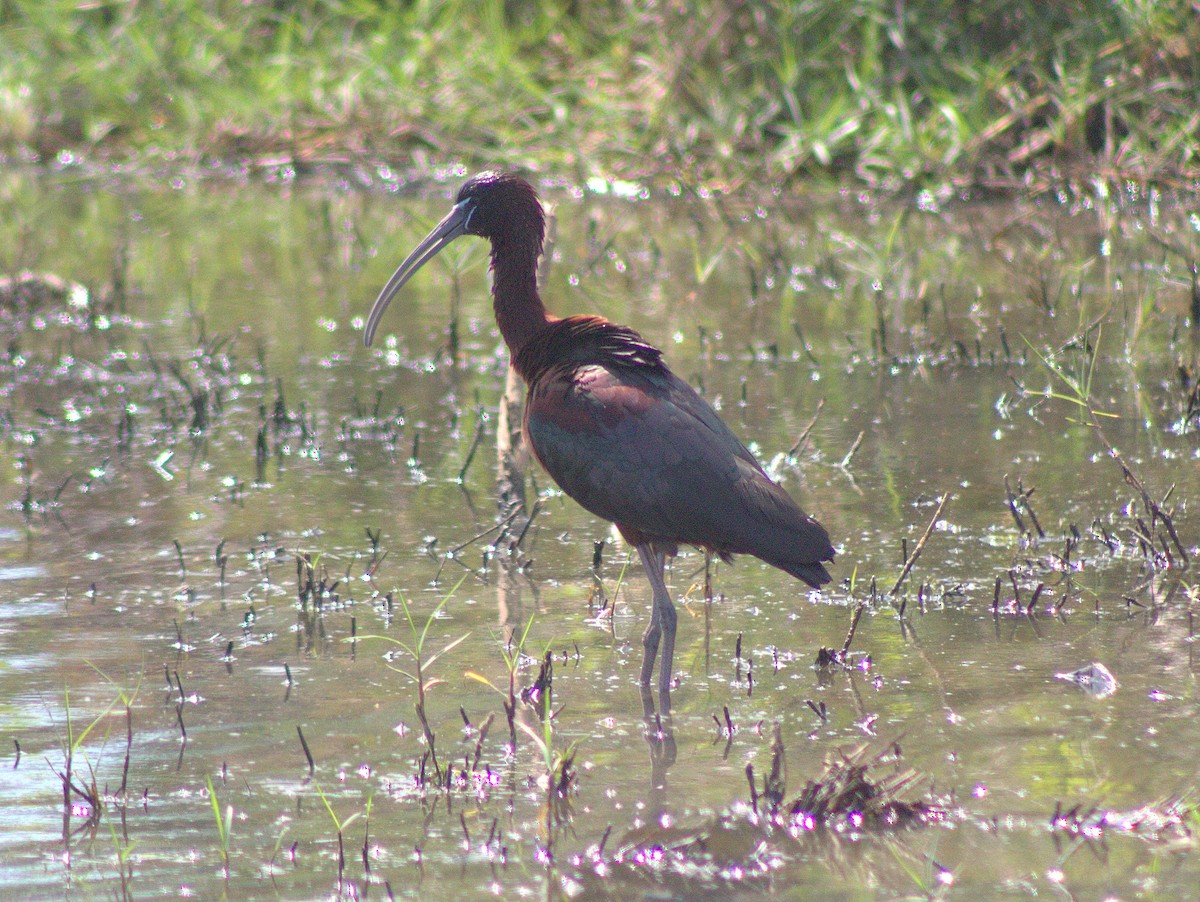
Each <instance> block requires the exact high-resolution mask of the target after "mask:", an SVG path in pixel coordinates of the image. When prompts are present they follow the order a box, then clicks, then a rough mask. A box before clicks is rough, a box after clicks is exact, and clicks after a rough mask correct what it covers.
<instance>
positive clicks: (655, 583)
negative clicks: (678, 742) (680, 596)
mask: <svg viewBox="0 0 1200 902" xmlns="http://www.w3.org/2000/svg"><path fill="white" fill-rule="evenodd" d="M637 550H638V556H639V557H641V559H642V567H643V568H645V570H646V576H647V577H649V579H650V585H651V587H652V588H653V589H654V601H653V607H652V609H651V615H650V626H649V627H648V628H647V629H646V634H645V636H643V637H642V645H643V646H644V647H645V649H646V657H645V659H644V660H643V661H642V685H643V686H649V685H650V674H651V673H652V672H653V670H654V658H655V657H656V655H657V654H658V643H659V639H660V637H661V638H662V660H661V661H660V662H659V669H658V695H659V703H660V706H661V707H662V708H663V711H664V713H667V712H669V710H670V707H671V703H670V697H671V674H672V666H673V664H674V660H675V622H676V620H677V617H676V614H675V605H674V604H673V603H672V601H671V595H670V593H668V592H667V584H666V582H665V581H664V580H663V568H664V567H665V566H666V563H667V556H666V555H665V554H663V553H661V552H658V551H655V550H654V549H653V548H651V547H650V546H649V545H639V546H637Z"/></svg>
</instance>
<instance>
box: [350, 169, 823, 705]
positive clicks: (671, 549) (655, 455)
mask: <svg viewBox="0 0 1200 902" xmlns="http://www.w3.org/2000/svg"><path fill="white" fill-rule="evenodd" d="M543 232H544V224H543V214H542V208H541V204H540V203H539V202H538V199H537V194H536V193H535V192H534V190H533V188H532V187H531V186H530V185H529V184H528V183H527V182H526V181H524V180H523V179H521V178H519V177H517V176H513V175H506V174H497V173H490V172H488V173H481V174H480V175H477V176H475V177H473V178H472V179H470V180H469V181H468V182H467V183H466V184H464V185H463V187H462V189H461V190H460V191H459V193H458V197H457V198H456V200H455V206H454V209H453V210H452V211H451V213H450V215H449V216H447V217H446V219H444V220H443V221H442V222H441V223H440V224H439V225H438V226H437V228H435V229H434V231H433V232H431V233H430V235H429V237H428V238H426V239H425V241H424V242H422V243H421V245H420V246H419V247H418V248H417V250H415V251H414V252H413V253H412V254H411V255H410V256H409V258H408V259H407V260H406V261H405V262H404V263H403V264H401V266H400V268H399V269H398V270H397V271H396V274H395V275H394V276H393V277H392V279H391V280H390V281H389V283H388V285H387V287H385V288H384V290H383V292H382V293H381V294H380V297H379V299H378V300H377V301H376V304H375V308H374V309H373V310H372V311H371V315H370V316H369V317H368V322H367V329H366V339H367V341H368V343H369V342H370V339H371V336H372V335H373V333H374V329H375V327H376V326H377V325H378V321H379V316H380V315H381V314H382V312H383V309H384V308H385V307H386V306H387V303H388V302H389V301H390V300H391V298H392V297H393V296H394V295H395V293H396V292H397V291H398V290H399V288H400V287H401V286H402V285H403V284H404V282H405V281H407V279H408V278H409V276H411V275H412V273H413V272H415V271H416V269H417V268H419V266H420V265H421V264H422V263H424V262H425V260H428V259H429V258H430V257H431V256H433V254H435V253H436V252H437V251H438V250H439V249H440V248H441V247H442V246H444V245H445V244H446V243H448V242H449V241H452V240H453V239H454V238H456V237H458V236H459V235H462V234H471V235H478V236H481V237H484V238H487V239H489V240H490V241H491V245H492V271H493V284H492V294H493V306H494V309H495V314H496V321H497V324H498V325H499V327H500V333H501V335H502V336H503V338H504V341H505V343H506V344H507V345H508V347H509V350H510V351H511V353H512V363H513V366H514V367H515V368H516V370H517V372H518V373H520V374H521V376H522V378H524V380H525V382H526V383H527V385H528V387H529V397H528V400H527V402H526V408H525V434H526V438H527V440H528V441H529V444H530V447H531V448H532V450H533V452H534V454H535V455H536V456H537V458H538V460H539V461H540V462H541V464H542V465H543V466H544V467H545V468H546V470H547V472H549V473H550V475H551V476H552V477H553V478H554V480H555V482H557V483H558V484H559V486H560V487H561V488H562V489H563V491H564V492H566V493H567V494H568V495H569V496H571V497H572V498H574V499H575V500H576V501H577V502H579V504H581V505H582V506H583V507H585V508H587V509H588V510H589V511H591V512H592V513H594V514H596V515H597V516H599V517H602V518H604V519H606V520H610V521H612V522H613V523H615V524H616V525H617V528H618V529H619V530H620V531H621V534H622V535H623V536H624V537H625V538H626V539H627V540H628V541H629V542H630V543H632V544H633V545H634V546H635V547H637V548H638V550H639V554H640V555H641V557H642V561H643V563H644V564H645V565H646V570H647V573H648V575H649V576H650V579H651V583H652V584H653V585H654V589H655V603H654V609H653V612H654V617H653V619H652V621H651V627H650V629H649V630H648V631H647V635H646V637H645V644H646V655H647V657H646V661H645V663H644V665H643V670H642V680H643V682H644V683H645V682H648V681H649V675H650V670H651V667H652V665H653V659H654V654H655V653H656V651H657V647H658V639H659V631H660V627H661V631H662V632H663V633H664V635H665V636H666V638H667V644H666V645H665V646H664V650H663V667H662V670H661V671H660V680H661V686H662V694H663V698H664V705H665V704H666V699H667V692H668V688H669V682H670V667H671V654H672V652H673V637H674V624H675V619H674V608H673V606H672V605H671V602H670V598H669V596H668V595H667V593H666V588H665V584H664V583H663V581H662V563H663V560H664V558H665V557H667V556H669V555H672V554H675V553H676V551H677V548H678V546H679V545H680V544H691V545H697V546H701V547H705V548H709V549H711V550H712V551H714V552H716V553H717V554H719V555H721V556H722V557H724V558H726V559H728V557H729V556H730V555H732V554H752V555H755V556H756V557H759V558H761V559H762V560H764V561H766V562H767V563H769V564H772V565H774V566H776V567H779V568H780V569H782V570H785V571H787V572H788V573H790V574H792V575H793V576H795V577H797V578H799V579H802V580H804V581H805V582H807V583H809V584H810V585H812V586H820V585H822V584H824V583H827V582H829V573H828V572H827V571H826V569H825V567H824V564H823V562H824V561H830V560H832V559H833V555H834V550H833V547H832V546H831V545H830V542H829V536H828V534H827V533H826V532H825V529H824V528H823V527H822V526H821V525H820V524H819V523H818V522H817V521H816V520H814V519H812V518H811V517H809V516H808V515H807V514H805V513H804V512H803V511H802V510H801V509H800V507H799V506H798V505H797V504H796V503H795V502H794V501H793V500H792V499H791V497H789V496H788V494H787V493H786V492H785V491H784V490H783V489H782V488H780V487H779V486H778V485H776V484H775V483H774V482H772V481H771V480H770V479H769V478H768V477H767V475H766V473H764V472H763V470H762V468H761V467H760V466H759V465H758V463H757V462H756V461H755V459H754V456H753V455H752V454H751V453H750V452H749V451H748V450H747V449H746V447H745V445H743V444H742V443H741V442H740V441H739V440H738V439H737V438H736V437H735V436H734V435H733V433H732V432H731V431H730V430H729V428H728V427H727V426H726V425H725V424H724V422H722V421H721V419H720V417H718V416H717V414H716V412H715V411H713V409H712V407H710V406H709V405H708V404H707V403H706V402H705V401H704V400H703V399H702V398H701V397H700V396H699V395H698V394H697V393H696V392H695V391H694V390H693V389H692V388H691V386H689V385H688V384H687V383H686V382H684V381H683V380H681V379H680V378H678V377H677V376H676V375H675V374H674V373H672V372H671V371H670V370H669V369H668V368H667V366H666V364H665V363H663V361H662V355H661V352H660V351H659V350H658V349H657V348H655V347H653V346H652V345H650V344H648V343H647V342H646V341H645V340H644V339H643V338H642V337H641V336H640V335H638V333H636V332H634V331H633V330H632V329H628V328H626V327H623V326H617V325H614V324H612V323H610V322H608V321H607V320H605V319H603V318H601V317H598V316H571V317H567V318H565V319H559V318H558V317H556V316H553V315H552V314H549V313H547V311H546V308H545V306H544V305H543V304H542V300H541V297H540V296H539V294H538V290H537V260H538V257H539V255H540V254H541V251H542V240H543ZM656 569H657V571H658V572H657V575H656V573H655V572H654V571H655V570H656Z"/></svg>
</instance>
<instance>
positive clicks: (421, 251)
mask: <svg viewBox="0 0 1200 902" xmlns="http://www.w3.org/2000/svg"><path fill="white" fill-rule="evenodd" d="M473 209H474V208H473V207H472V206H471V204H470V202H469V201H466V200H465V201H463V202H462V203H460V204H456V205H455V207H454V209H453V210H451V211H450V213H449V214H448V215H447V216H446V218H445V219H443V220H442V221H441V222H439V223H438V224H437V225H436V226H434V227H433V231H432V232H430V233H429V234H428V235H426V236H425V237H424V238H423V239H422V241H421V243H420V244H418V245H417V246H416V248H415V249H414V250H413V252H412V253H411V254H409V255H408V256H407V257H406V258H405V259H404V262H403V263H401V264H400V265H399V266H398V267H396V271H395V272H394V273H392V277H391V278H390V279H388V280H387V284H386V285H384V286H383V291H381V292H379V297H377V298H376V299H375V303H374V305H372V307H371V312H370V313H368V314H367V325H366V328H365V329H363V344H365V345H366V346H367V347H368V348H369V347H370V346H371V342H372V341H373V340H374V338H375V330H376V329H378V328H379V321H380V320H381V319H382V318H383V312H384V311H385V310H387V306H388V304H390V303H391V302H392V298H394V297H395V296H396V295H397V294H399V292H400V289H401V288H403V287H404V283H405V282H407V281H408V280H409V279H411V278H412V276H413V273H415V272H416V271H417V270H418V269H420V268H421V267H422V266H424V265H425V264H426V263H428V262H429V261H430V260H432V259H433V258H434V257H436V256H437V254H438V251H440V250H441V249H442V248H444V247H445V246H446V245H447V244H449V243H450V242H451V241H453V240H454V239H455V238H457V237H458V236H459V235H462V234H464V233H465V232H466V230H467V223H468V222H469V221H470V219H471V213H472V211H473Z"/></svg>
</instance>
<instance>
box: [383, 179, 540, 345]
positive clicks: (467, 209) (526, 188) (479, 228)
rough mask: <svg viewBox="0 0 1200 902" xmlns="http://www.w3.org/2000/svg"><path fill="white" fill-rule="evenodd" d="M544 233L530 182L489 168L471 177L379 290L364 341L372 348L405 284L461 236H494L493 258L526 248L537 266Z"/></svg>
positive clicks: (492, 237) (535, 194) (537, 204)
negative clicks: (499, 252) (381, 324)
mask: <svg viewBox="0 0 1200 902" xmlns="http://www.w3.org/2000/svg"><path fill="white" fill-rule="evenodd" d="M544 233H545V216H544V214H543V212H542V205H541V203H540V202H539V201H538V196H537V192H536V191H535V190H534V188H533V186H532V185H531V184H529V182H527V181H525V179H523V178H521V177H520V176H519V175H514V174H512V173H507V172H491V171H488V172H481V173H479V174H478V175H473V176H471V178H469V179H467V181H466V182H465V183H464V184H463V186H462V187H461V188H459V189H458V195H457V196H456V197H455V199H454V206H453V207H452V208H451V210H450V212H449V213H448V214H447V215H446V217H445V218H444V219H443V220H442V221H441V222H439V223H438V224H437V225H436V226H434V227H433V231H431V232H430V233H429V234H428V235H426V236H425V238H424V239H423V240H422V241H421V243H420V244H418V245H417V246H416V248H415V249H414V250H413V252H412V253H411V254H409V255H408V256H407V257H406V258H405V259H404V262H403V263H401V264H400V266H399V267H397V269H396V271H395V272H394V273H392V277H391V278H390V279H388V281H387V284H386V285H384V286H383V290H382V291H381V292H379V297H378V298H376V299H375V304H374V306H372V307H371V312H370V313H369V314H368V315H367V324H366V328H364V329H363V342H364V344H366V345H367V346H368V347H370V345H371V341H372V340H373V339H374V337H375V330H376V329H377V328H378V327H379V321H380V319H381V318H382V317H383V313H384V311H385V310H386V309H387V306H388V304H390V303H391V301H392V298H394V297H395V296H396V295H397V294H398V293H399V291H400V289H401V288H403V287H404V284H405V283H406V282H407V281H408V280H409V279H410V278H412V276H413V274H414V273H416V271H417V270H418V269H420V268H421V267H422V266H424V265H425V264H426V263H427V262H428V261H430V260H432V259H433V258H434V257H435V256H437V254H438V252H439V251H441V249H442V248H444V247H445V246H446V245H447V244H449V243H450V242H451V241H453V240H454V239H455V238H458V237H459V236H461V235H478V236H479V237H481V238H487V239H489V240H490V241H491V242H492V254H493V258H495V256H496V254H497V251H498V249H501V248H503V249H504V251H505V252H506V253H507V254H512V253H514V252H517V251H522V250H523V251H525V252H526V253H527V254H528V255H529V256H530V257H531V258H532V264H533V265H536V262H537V257H538V255H539V254H541V252H542V238H543V236H544Z"/></svg>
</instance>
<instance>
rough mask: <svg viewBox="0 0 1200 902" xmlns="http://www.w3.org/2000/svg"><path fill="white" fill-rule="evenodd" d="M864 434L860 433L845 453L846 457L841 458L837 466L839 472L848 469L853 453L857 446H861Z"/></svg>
mask: <svg viewBox="0 0 1200 902" xmlns="http://www.w3.org/2000/svg"><path fill="white" fill-rule="evenodd" d="M864 435H866V432H860V433H859V434H858V438H856V439H855V440H854V444H853V445H851V446H850V450H849V451H847V452H846V456H845V457H843V458H842V462H841V463H840V464H838V469H839V470H848V469H850V461H851V460H852V459H853V458H854V455H855V452H857V451H858V446H859V445H861V444H862V440H863V436H864Z"/></svg>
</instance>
